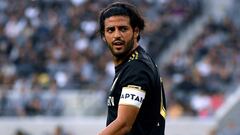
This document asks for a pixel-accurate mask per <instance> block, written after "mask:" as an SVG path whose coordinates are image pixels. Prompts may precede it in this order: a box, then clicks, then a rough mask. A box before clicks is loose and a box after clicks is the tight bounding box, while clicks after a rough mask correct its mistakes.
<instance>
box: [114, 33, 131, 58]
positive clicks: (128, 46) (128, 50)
mask: <svg viewBox="0 0 240 135" xmlns="http://www.w3.org/2000/svg"><path fill="white" fill-rule="evenodd" d="M133 46H134V39H133V37H132V38H131V40H130V41H129V42H128V43H127V45H126V49H125V50H124V52H122V53H114V51H113V50H112V49H111V48H110V50H111V53H112V55H113V56H114V57H115V58H116V59H125V58H126V57H128V55H129V54H130V52H131V51H132V49H133Z"/></svg>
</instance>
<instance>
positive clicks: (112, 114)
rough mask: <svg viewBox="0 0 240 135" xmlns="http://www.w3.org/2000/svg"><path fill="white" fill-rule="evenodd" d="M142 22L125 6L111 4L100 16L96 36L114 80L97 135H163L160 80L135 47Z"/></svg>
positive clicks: (153, 67)
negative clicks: (104, 47)
mask: <svg viewBox="0 0 240 135" xmlns="http://www.w3.org/2000/svg"><path fill="white" fill-rule="evenodd" d="M144 23H145V22H144V20H143V18H142V17H141V16H140V14H139V12H138V11H137V9H136V7H135V6H134V5H131V4H129V3H124V2H115V3H112V4H110V5H109V6H107V7H106V8H105V9H103V10H102V11H101V13H100V17H99V25H100V33H101V36H102V39H103V40H104V41H105V42H106V44H107V45H108V47H109V50H110V51H111V53H112V56H113V61H114V64H115V77H114V80H113V83H112V86H111V88H110V91H109V95H108V116H107V123H106V125H107V126H106V127H105V128H104V129H103V130H102V131H101V132H100V133H99V135H164V130H165V119H166V101H165V95H164V89H163V83H162V79H160V75H159V73H158V69H157V66H156V64H155V63H154V61H153V60H152V58H151V57H150V56H149V55H148V54H147V53H146V52H145V51H144V49H143V48H142V47H141V46H140V45H139V44H138V41H139V40H140V32H141V31H142V30H143V29H144V25H145V24H144Z"/></svg>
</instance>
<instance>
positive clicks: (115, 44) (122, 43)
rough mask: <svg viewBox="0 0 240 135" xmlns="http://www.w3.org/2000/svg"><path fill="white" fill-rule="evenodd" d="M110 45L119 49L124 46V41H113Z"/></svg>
mask: <svg viewBox="0 0 240 135" xmlns="http://www.w3.org/2000/svg"><path fill="white" fill-rule="evenodd" d="M112 44H113V46H116V47H121V46H123V45H124V41H120V40H117V41H114V42H113V43H112Z"/></svg>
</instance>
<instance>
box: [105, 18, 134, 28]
mask: <svg viewBox="0 0 240 135" xmlns="http://www.w3.org/2000/svg"><path fill="white" fill-rule="evenodd" d="M104 24H105V26H106V27H109V26H116V25H117V26H122V25H125V26H128V25H130V19H129V17H128V16H111V17H109V18H106V19H105V21H104Z"/></svg>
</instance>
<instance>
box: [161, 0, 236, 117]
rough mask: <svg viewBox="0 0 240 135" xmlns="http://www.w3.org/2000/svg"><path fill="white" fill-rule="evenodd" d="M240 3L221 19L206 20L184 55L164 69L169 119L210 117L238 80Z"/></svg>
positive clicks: (179, 54)
mask: <svg viewBox="0 0 240 135" xmlns="http://www.w3.org/2000/svg"><path fill="white" fill-rule="evenodd" d="M239 7H240V2H239V1H237V0H236V1H235V3H234V5H233V6H232V7H231V9H230V10H229V11H228V12H227V13H226V15H225V16H224V17H222V18H217V17H214V16H211V17H209V20H208V22H207V24H206V25H205V26H204V29H203V32H202V33H200V35H199V36H197V37H196V38H195V39H194V41H193V42H192V43H191V46H190V47H189V48H188V49H187V50H186V51H185V52H178V51H177V52H176V53H175V54H174V56H173V57H172V58H171V61H170V62H169V63H168V64H167V65H166V66H165V67H164V69H163V70H162V72H164V76H165V77H164V78H165V79H166V81H167V82H168V83H169V87H168V88H167V89H168V90H170V91H168V97H169V102H168V103H169V114H170V115H171V116H172V117H175V118H177V117H181V116H189V115H190V116H200V117H202V118H206V117H208V116H213V115H214V112H215V111H216V110H217V109H218V108H219V107H220V106H221V105H222V104H223V102H224V100H225V99H226V98H227V96H228V95H229V94H231V93H232V92H233V90H235V89H236V87H237V86H238V85H239V81H240V68H239V67H240V40H239V36H240V21H239V13H240V12H237V11H239V9H240V8H239Z"/></svg>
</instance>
